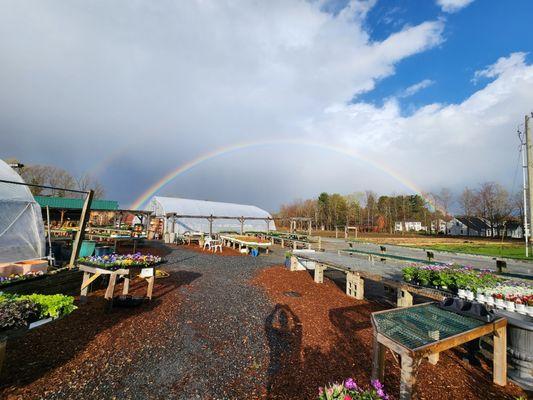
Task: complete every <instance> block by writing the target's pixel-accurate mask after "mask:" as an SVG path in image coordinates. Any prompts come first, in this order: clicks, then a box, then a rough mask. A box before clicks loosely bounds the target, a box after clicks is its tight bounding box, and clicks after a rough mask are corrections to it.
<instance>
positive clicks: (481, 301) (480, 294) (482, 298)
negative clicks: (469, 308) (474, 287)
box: [476, 293, 486, 304]
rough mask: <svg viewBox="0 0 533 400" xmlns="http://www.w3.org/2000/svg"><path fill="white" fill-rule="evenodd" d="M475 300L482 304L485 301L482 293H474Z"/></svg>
mask: <svg viewBox="0 0 533 400" xmlns="http://www.w3.org/2000/svg"><path fill="white" fill-rule="evenodd" d="M476 300H477V301H478V302H480V303H482V304H483V303H485V301H486V298H485V295H484V294H483V293H478V294H477V295H476Z"/></svg>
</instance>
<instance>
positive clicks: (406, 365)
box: [400, 354, 419, 400]
mask: <svg viewBox="0 0 533 400" xmlns="http://www.w3.org/2000/svg"><path fill="white" fill-rule="evenodd" d="M401 359H402V370H401V376H400V400H410V399H411V398H412V396H413V394H414V388H415V383H416V372H417V369H418V364H419V361H418V360H414V359H413V358H411V357H409V356H408V355H406V354H402V355H401Z"/></svg>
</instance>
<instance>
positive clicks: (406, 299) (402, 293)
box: [397, 288, 413, 307]
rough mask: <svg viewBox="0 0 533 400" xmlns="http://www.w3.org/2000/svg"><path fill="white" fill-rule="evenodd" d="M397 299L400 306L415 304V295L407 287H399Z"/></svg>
mask: <svg viewBox="0 0 533 400" xmlns="http://www.w3.org/2000/svg"><path fill="white" fill-rule="evenodd" d="M397 299H398V302H397V305H398V307H409V306H412V305H413V295H412V294H411V293H409V292H408V291H407V290H405V289H401V288H398V292H397Z"/></svg>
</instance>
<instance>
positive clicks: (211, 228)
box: [208, 214, 242, 237]
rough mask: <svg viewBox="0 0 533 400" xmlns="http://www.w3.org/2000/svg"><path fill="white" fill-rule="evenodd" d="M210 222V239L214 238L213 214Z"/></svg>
mask: <svg viewBox="0 0 533 400" xmlns="http://www.w3.org/2000/svg"><path fill="white" fill-rule="evenodd" d="M208 220H209V237H213V214H211V215H210V216H209V218H208ZM241 233H242V232H241Z"/></svg>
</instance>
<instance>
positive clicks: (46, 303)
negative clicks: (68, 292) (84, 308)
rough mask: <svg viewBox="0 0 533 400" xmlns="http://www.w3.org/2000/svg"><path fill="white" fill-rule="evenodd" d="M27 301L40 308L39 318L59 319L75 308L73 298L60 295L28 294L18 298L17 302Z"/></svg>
mask: <svg viewBox="0 0 533 400" xmlns="http://www.w3.org/2000/svg"><path fill="white" fill-rule="evenodd" d="M23 300H29V301H31V302H34V303H35V304H37V305H39V306H40V317H41V318H49V317H51V318H59V317H62V316H64V315H67V314H70V313H71V312H72V311H74V310H75V309H76V308H77V307H76V306H75V305H74V298H73V297H72V296H65V295H62V294H54V295H44V294H35V293H34V294H30V295H25V296H20V297H19V298H18V299H17V301H23Z"/></svg>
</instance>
